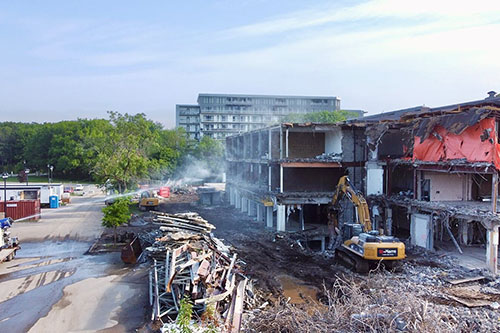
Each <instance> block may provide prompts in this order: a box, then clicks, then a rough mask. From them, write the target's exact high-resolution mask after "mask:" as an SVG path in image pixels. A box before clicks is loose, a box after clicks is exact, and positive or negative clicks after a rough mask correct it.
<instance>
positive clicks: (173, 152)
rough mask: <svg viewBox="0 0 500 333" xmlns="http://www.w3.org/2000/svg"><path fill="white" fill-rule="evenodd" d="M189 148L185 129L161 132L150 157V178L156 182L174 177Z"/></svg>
mask: <svg viewBox="0 0 500 333" xmlns="http://www.w3.org/2000/svg"><path fill="white" fill-rule="evenodd" d="M189 148H190V147H189V140H188V137H187V135H186V131H185V129H184V128H176V129H173V130H162V131H160V133H159V137H158V142H157V144H155V145H154V146H153V147H152V154H151V156H150V158H151V161H150V177H151V178H152V179H156V180H164V179H166V178H169V177H172V175H173V173H174V172H175V170H176V169H177V168H178V167H179V166H180V165H181V164H182V163H183V162H184V157H185V156H186V154H187V153H188V151H189Z"/></svg>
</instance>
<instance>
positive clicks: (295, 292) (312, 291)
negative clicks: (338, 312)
mask: <svg viewBox="0 0 500 333" xmlns="http://www.w3.org/2000/svg"><path fill="white" fill-rule="evenodd" d="M276 279H277V280H278V282H279V283H280V284H281V288H282V289H283V295H284V296H285V297H286V298H289V299H290V303H291V304H304V303H307V302H308V301H309V302H314V303H318V297H317V294H318V289H317V288H316V287H313V286H308V285H306V284H305V283H304V281H301V280H299V279H296V278H294V277H292V276H289V275H278V276H277V277H276Z"/></svg>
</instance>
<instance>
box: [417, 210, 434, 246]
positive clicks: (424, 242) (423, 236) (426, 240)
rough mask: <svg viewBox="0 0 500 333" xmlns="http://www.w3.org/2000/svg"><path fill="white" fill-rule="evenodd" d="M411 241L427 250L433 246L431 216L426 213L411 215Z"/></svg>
mask: <svg viewBox="0 0 500 333" xmlns="http://www.w3.org/2000/svg"><path fill="white" fill-rule="evenodd" d="M411 243H412V245H417V246H421V247H423V248H426V249H428V250H432V249H433V247H434V237H433V234H432V223H431V216H430V215H426V214H412V215H411Z"/></svg>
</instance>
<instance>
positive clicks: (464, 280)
mask: <svg viewBox="0 0 500 333" xmlns="http://www.w3.org/2000/svg"><path fill="white" fill-rule="evenodd" d="M481 280H484V276H474V277H470V278H465V279H457V280H447V281H448V282H449V283H451V284H452V285H457V284H462V283H467V282H474V281H481Z"/></svg>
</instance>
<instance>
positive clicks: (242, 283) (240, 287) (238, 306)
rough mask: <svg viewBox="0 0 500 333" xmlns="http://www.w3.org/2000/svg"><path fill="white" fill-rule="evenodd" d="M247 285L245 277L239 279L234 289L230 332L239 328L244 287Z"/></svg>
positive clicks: (237, 330) (235, 332)
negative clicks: (234, 295) (234, 299)
mask: <svg viewBox="0 0 500 333" xmlns="http://www.w3.org/2000/svg"><path fill="white" fill-rule="evenodd" d="M246 286H247V279H244V280H242V281H240V283H239V284H238V288H237V289H236V301H235V303H234V314H233V323H232V325H231V332H233V333H237V332H239V331H240V329H241V317H242V315H243V304H245V288H246Z"/></svg>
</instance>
